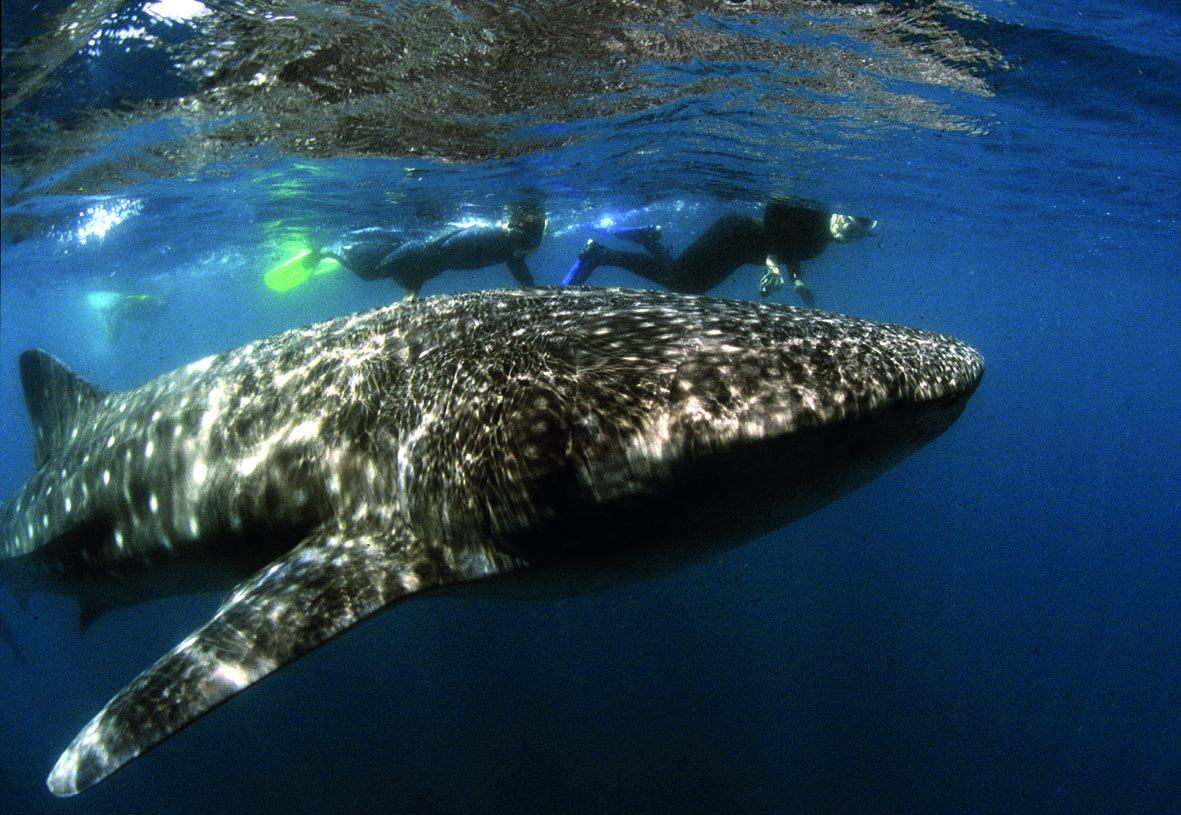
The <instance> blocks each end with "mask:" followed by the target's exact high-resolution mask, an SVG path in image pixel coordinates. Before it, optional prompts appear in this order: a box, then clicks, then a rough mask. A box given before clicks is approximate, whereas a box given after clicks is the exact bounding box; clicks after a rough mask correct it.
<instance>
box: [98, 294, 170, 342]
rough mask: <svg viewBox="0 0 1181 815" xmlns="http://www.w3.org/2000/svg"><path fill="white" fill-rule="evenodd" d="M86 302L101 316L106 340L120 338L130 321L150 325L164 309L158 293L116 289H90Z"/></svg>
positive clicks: (163, 303)
mask: <svg viewBox="0 0 1181 815" xmlns="http://www.w3.org/2000/svg"><path fill="white" fill-rule="evenodd" d="M86 304H87V305H88V306H90V308H91V309H93V310H94V311H95V312H97V313H98V315H99V316H100V317H102V321H103V328H104V329H105V331H106V335H107V339H108V340H116V339H120V338H122V336H123V335H124V334H125V333H126V331H127V328H128V325H129V323H130V322H137V323H140V324H141V325H145V326H149V327H150V326H152V325H153V324H154V323H155V322H156V319H157V318H158V317H159V316H160V314H161V313H162V312H163V311H164V306H165V301H164V298H163V297H162V296H160V295H159V294H127V293H124V292H116V291H92V292H90V293H89V294H87V295H86Z"/></svg>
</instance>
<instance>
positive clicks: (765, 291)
mask: <svg viewBox="0 0 1181 815" xmlns="http://www.w3.org/2000/svg"><path fill="white" fill-rule="evenodd" d="M782 288H783V272H782V271H781V270H780V268H779V265H778V264H777V263H775V261H773V260H771V258H767V271H766V272H765V273H764V274H763V279H762V280H760V281H759V294H760V295H762V296H763V297H770V296H771V293H772V292H775V291H777V290H779V289H782Z"/></svg>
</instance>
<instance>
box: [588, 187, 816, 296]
mask: <svg viewBox="0 0 1181 815" xmlns="http://www.w3.org/2000/svg"><path fill="white" fill-rule="evenodd" d="M829 217H830V216H829V213H827V212H823V211H821V210H817V209H810V208H808V207H800V206H793V205H790V204H786V203H783V202H780V201H772V202H770V203H768V204H767V206H766V209H765V210H764V212H763V218H762V220H760V219H758V218H754V217H751V216H749V215H724V216H722V217H721V218H718V219H717V220H716V221H714V222H713V224H712V225H710V227H709V229H707V230H705V232H704V233H702V234H701V235H700V236H699V237H698V238H697V240H695V241H693V243H691V244H689V247H688V248H687V249H685V251H684V252H682V253H681V254H680V255H679V256H678V257H677V258H675V259H674V258H672V257H671V256H670V255H669V254H668V253H667V252H664V253H663V255H662V254H661V253H659V252H655V253H654V252H650V253H647V254H642V253H640V252H623V251H619V250H617V249H608V248H606V247H601V248H600V249H597V250H596V251H597V252H599V254H597V255H596V257H595V260H596V261H597V262H596V264H595V265H596V266H618V267H620V268H623V269H627V270H628V271H629V272H633V273H634V274H637V275H640V276H641V277H644V278H647V279H648V280H651V281H652V282H653V283H658V284H660V285H661V286H664V287H665V288H668V289H672V290H673V291H678V292H685V293H687V294H701V293H703V292H707V291H709V290H710V289H712V288H714V287H715V286H717V285H718V284H719V283H721V282H722V281H723V280H725V279H726V278H727V277H729V276H730V275H731V274H732V273H733V272H734V271H735V270H736V269H737V268H738V267H739V266H742V265H744V264H748V263H749V264H754V265H758V266H762V265H763V264H764V263H765V262H766V260H767V258H768V257H771V258H773V259H774V260H776V261H777V262H780V263H784V264H787V265H788V266H789V267H791V268H792V269H793V271H794V270H798V266H799V262H800V261H802V260H810V259H812V258H814V257H816V256H817V255H819V254H820V253H821V252H823V251H824V248H825V247H826V246H828V244H829V242H830V241H831V240H832V235H831V234H830V233H829Z"/></svg>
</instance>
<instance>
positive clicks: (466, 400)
mask: <svg viewBox="0 0 1181 815" xmlns="http://www.w3.org/2000/svg"><path fill="white" fill-rule="evenodd" d="M982 372H983V363H982V360H981V358H980V356H979V355H978V354H977V353H976V352H975V351H974V350H972V349H971V348H970V347H968V346H967V345H965V344H963V343H961V342H959V341H957V340H954V339H952V338H949V337H945V336H941V335H938V334H932V333H928V332H924V331H919V330H914V329H907V328H900V327H894V326H886V325H882V324H879V323H873V322H869V321H865V320H859V319H853V318H848V317H841V316H837V315H830V314H823V313H820V312H815V311H807V310H803V309H796V308H790V307H784V306H774V305H767V304H757V303H746V302H732V301H725V300H716V299H710V298H703V297H688V296H681V295H676V294H667V293H658V292H627V291H616V290H594V289H583V290H578V289H562V290H545V289H541V290H521V291H495V292H474V293H469V294H464V295H456V296H449V297H438V298H432V299H427V300H422V301H416V302H411V303H405V304H400V305H395V306H390V307H387V308H381V309H377V310H374V311H369V312H365V313H361V314H356V315H352V316H348V317H342V318H340V319H336V320H331V321H328V322H325V323H320V324H318V325H313V326H309V327H306V328H301V329H297V330H294V331H288V332H286V333H283V334H279V335H276V336H273V337H270V338H267V339H264V340H261V341H259V342H255V343H251V344H250V345H246V346H243V347H242V348H239V349H237V350H234V351H229V352H227V353H224V354H220V355H217V356H214V357H210V358H208V359H204V360H201V361H199V362H195V363H193V364H191V365H188V366H186V367H184V368H181V369H179V370H177V371H174V372H172V373H169V374H165V375H164V376H161V377H159V378H157V379H155V380H153V381H151V382H149V383H147V384H145V385H143V386H141V387H139V388H136V389H134V390H130V391H126V392H123V393H111V394H107V393H103V392H102V391H100V390H98V389H97V388H95V387H93V386H91V385H89V384H87V383H85V382H83V381H82V380H80V379H78V378H77V377H76V376H74V375H73V374H71V373H70V372H69V371H68V370H67V369H65V367H64V366H62V365H61V364H60V363H58V362H56V361H55V360H53V358H51V357H49V356H48V355H47V354H44V353H43V352H39V351H29V352H26V353H25V354H24V355H22V357H21V375H22V379H23V384H24V387H25V394H26V401H27V402H28V405H29V411H30V414H31V417H32V419H33V425H34V431H35V434H36V435H35V444H36V447H35V457H36V462H35V463H36V471H35V472H34V474H33V475H32V477H31V478H30V479H29V480H28V482H27V483H26V484H25V486H24V488H23V489H22V490H21V491H20V492H19V493H18V494H17V496H16V497H15V498H14V500H13V501H12V502H11V503H10V504H9V505H8V506H7V507H6V508H5V514H4V524H3V532H2V535H3V537H2V538H0V550H2V552H3V554H4V556H5V557H6V558H8V559H9V560H8V561H7V565H8V566H9V567H13V568H15V567H21V568H20V574H21V575H23V576H24V577H25V580H26V583H25V585H26V586H28V585H34V584H35V585H47V584H46V583H43V582H42V583H38V582H37V581H46V580H50V579H52V580H54V581H55V585H60V586H64V587H65V588H66V589H67V590H70V591H73V592H75V593H76V594H77V595H78V596H79V598H80V602H81V603H82V610H83V617H84V619H86V620H88V619H90V618H93V616H95V615H97V614H98V613H101V612H102V611H103V610H105V609H107V608H109V607H111V606H113V605H117V604H124V603H130V602H135V601H137V600H139V599H143V597H144V596H145V594H144V592H146V593H147V595H150V594H151V593H153V592H154V593H157V594H159V593H165V592H167V591H170V590H172V589H170V588H168V587H169V585H170V584H168V583H167V581H164V580H163V579H162V578H160V579H157V575H160V574H163V573H172V572H175V573H179V574H181V575H185V574H188V573H190V572H192V573H196V572H201V573H202V574H203V575H205V579H207V580H210V581H211V585H223V586H225V587H227V588H231V587H232V591H231V592H230V594H229V595H228V596H227V598H226V600H225V601H224V603H223V604H222V606H221V608H220V609H219V610H218V612H217V614H216V615H215V616H214V617H213V619H211V620H210V621H209V622H207V623H206V624H205V625H204V626H202V627H201V628H199V629H198V630H197V631H195V632H194V633H193V634H192V635H191V636H189V637H188V638H187V639H185V640H184V641H183V642H181V643H180V644H179V645H177V646H176V647H175V648H174V649H173V650H172V651H171V652H170V653H168V654H166V655H165V656H164V657H163V658H162V659H160V660H159V661H158V662H157V663H156V664H155V665H153V666H152V667H151V668H149V669H148V670H147V671H145V672H144V673H143V674H141V675H140V676H139V678H137V679H135V680H134V681H133V682H132V683H131V684H129V685H128V686H127V687H126V688H124V689H123V690H122V691H121V692H120V693H119V694H118V695H116V696H115V697H114V699H112V700H111V702H110V703H109V704H108V705H107V706H106V707H105V708H104V709H103V710H102V711H101V712H100V713H99V714H98V715H97V716H96V717H95V718H94V719H93V720H92V721H91V722H90V724H88V725H87V726H86V727H85V728H84V729H83V730H82V732H81V733H80V734H79V735H78V736H77V738H76V739H75V740H74V742H73V743H72V744H71V745H70V747H69V748H68V749H67V750H66V751H65V753H64V754H63V755H62V756H61V758H60V759H59V761H58V763H57V766H56V767H55V768H54V770H53V772H52V774H51V775H50V777H49V782H48V783H49V787H50V789H51V791H53V792H54V793H55V794H58V795H71V794H73V793H76V792H78V791H80V790H82V789H84V788H86V787H88V786H90V785H92V784H94V783H97V782H98V781H100V780H101V779H103V778H105V777H106V776H107V775H109V774H110V773H111V772H113V771H114V770H116V769H118V768H119V767H120V766H122V765H123V764H125V763H126V762H128V761H130V760H131V759H133V758H134V757H136V756H137V755H139V754H140V753H142V752H143V751H144V750H146V749H148V748H150V747H151V746H153V745H154V744H156V743H158V742H159V741H161V740H162V739H164V738H166V737H167V736H169V735H170V734H171V733H173V732H175V731H176V730H178V729H179V728H181V727H183V726H184V725H185V724H187V723H189V722H190V721H192V720H193V719H195V718H196V717H198V716H200V715H202V714H203V713H205V712H206V711H208V710H209V709H210V708H212V707H214V706H215V705H217V704H219V703H220V702H222V701H224V700H225V699H226V698H228V697H229V696H231V695H233V694H234V693H236V692H238V691H239V690H241V689H243V688H245V687H246V686H248V685H250V684H251V683H253V682H255V681H256V680H258V679H259V678H261V677H263V676H265V675H266V674H268V673H270V672H271V671H273V670H275V669H276V668H278V667H280V666H282V665H283V664H285V663H286V662H289V661H290V660H292V659H294V658H295V657H298V656H299V655H300V654H303V653H306V652H307V651H308V650H310V649H312V648H315V647H317V646H318V645H320V644H321V643H323V642H324V641H325V640H327V639H328V638H330V637H332V636H333V635H335V634H337V633H339V632H341V631H343V630H344V629H346V628H348V627H350V626H351V625H353V624H354V623H356V622H358V621H359V620H361V619H363V618H364V617H366V616H368V615H370V614H372V613H373V612H375V611H377V610H379V609H381V608H383V607H384V606H387V605H389V604H390V603H391V602H393V601H395V600H397V599H399V598H401V597H405V596H407V595H410V594H413V593H415V592H419V591H422V590H425V589H430V588H435V587H440V586H446V585H454V584H460V583H470V582H474V581H481V580H483V579H485V578H490V577H493V576H496V575H507V574H509V573H514V572H515V573H519V574H526V573H528V574H538V575H542V574H555V573H557V574H565V573H567V572H568V573H569V574H571V575H576V576H577V575H582V574H583V570H586V567H588V566H589V567H593V568H592V569H589V570H586V571H587V573H589V572H596V573H597V574H600V575H602V574H607V575H608V576H610V575H611V574H612V573H613V572H615V571H618V572H619V574H620V575H621V577H622V578H623V579H626V575H625V574H624V573H625V572H626V571H627V568H628V566H629V564H632V563H633V561H636V560H640V559H643V558H647V557H648V556H650V555H651V556H653V557H656V558H658V559H660V560H661V561H662V562H668V563H671V564H673V565H675V564H676V563H678V562H683V561H684V560H687V559H689V558H691V557H699V556H701V555H702V554H703V553H704V554H707V553H708V552H710V551H715V550H717V549H720V548H723V547H725V546H732V545H734V544H736V543H738V542H741V541H742V540H743V539H746V538H749V537H750V536H751V535H753V534H757V533H759V532H765V531H768V530H770V529H773V528H775V527H776V526H778V525H781V524H783V523H786V522H788V521H790V520H792V519H794V518H796V517H799V516H801V515H803V514H805V513H806V512H809V511H811V510H812V509H815V508H816V507H818V506H820V505H823V504H824V503H826V502H828V501H831V500H833V499H834V498H836V497H838V496H840V495H841V494H843V493H845V492H847V491H848V490H849V489H852V488H854V487H855V486H857V485H858V484H860V483H863V482H864V481H865V480H867V479H868V478H870V477H872V476H873V475H874V474H876V473H877V472H880V471H881V470H882V469H884V468H885V467H887V466H889V465H890V464H891V463H893V462H894V461H896V460H898V459H899V458H901V457H903V456H905V455H906V454H908V453H909V452H911V451H912V450H914V449H916V448H917V447H918V446H920V445H922V444H923V443H925V442H927V441H929V440H930V439H932V438H934V437H935V436H937V435H938V434H939V433H940V432H942V430H943V429H945V428H946V427H947V426H948V425H949V424H950V423H951V422H952V421H953V420H954V419H955V417H956V416H958V415H959V413H960V411H961V410H962V409H963V405H964V403H965V402H966V397H967V396H968V395H970V394H971V393H972V391H973V390H974V389H975V387H976V385H977V383H978V382H979V379H980V376H981V374H982ZM564 570H565V571H564ZM578 579H581V578H578ZM575 582H576V581H575ZM193 585H194V584H193V583H182V585H181V588H182V589H186V590H190V591H191V590H193ZM489 585H497V584H495V583H493V584H489Z"/></svg>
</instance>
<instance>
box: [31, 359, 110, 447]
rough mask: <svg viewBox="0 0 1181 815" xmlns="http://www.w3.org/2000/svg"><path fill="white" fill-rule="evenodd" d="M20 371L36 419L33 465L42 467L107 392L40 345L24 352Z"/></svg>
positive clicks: (33, 420)
mask: <svg viewBox="0 0 1181 815" xmlns="http://www.w3.org/2000/svg"><path fill="white" fill-rule="evenodd" d="M20 373H21V385H23V386H24V389H25V404H26V405H27V406H28V408H29V418H30V419H31V420H32V422H33V443H34V447H33V464H34V466H36V467H43V466H45V463H46V462H47V461H49V459H50V458H52V457H53V455H54V453H55V452H56V451H57V450H58V449H59V448H60V447H61V446H62V445H63V444H64V442H65V440H66V438H67V437H68V435H69V433H71V432H72V430H73V428H74V427H75V426H76V423H77V420H78V415H79V413H81V412H82V411H83V410H85V409H86V408H89V407H90V406H91V405H93V404H96V403H98V402H99V401H101V400H102V398H103V397H104V396H106V395H107V394H106V392H105V391H103V390H101V389H99V388H96V387H95V386H94V385H91V384H90V383H89V382H87V381H86V380H85V379H83V378H82V377H80V376H78V375H77V374H76V373H74V372H73V371H71V370H70V369H69V368H67V367H66V366H65V364H63V363H62V362H61V361H60V360H58V359H56V358H54V357H52V356H50V355H49V354H47V353H46V352H44V351H42V350H40V349H39V348H34V349H32V350H29V351H25V352H24V353H23V354H21V356H20Z"/></svg>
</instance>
